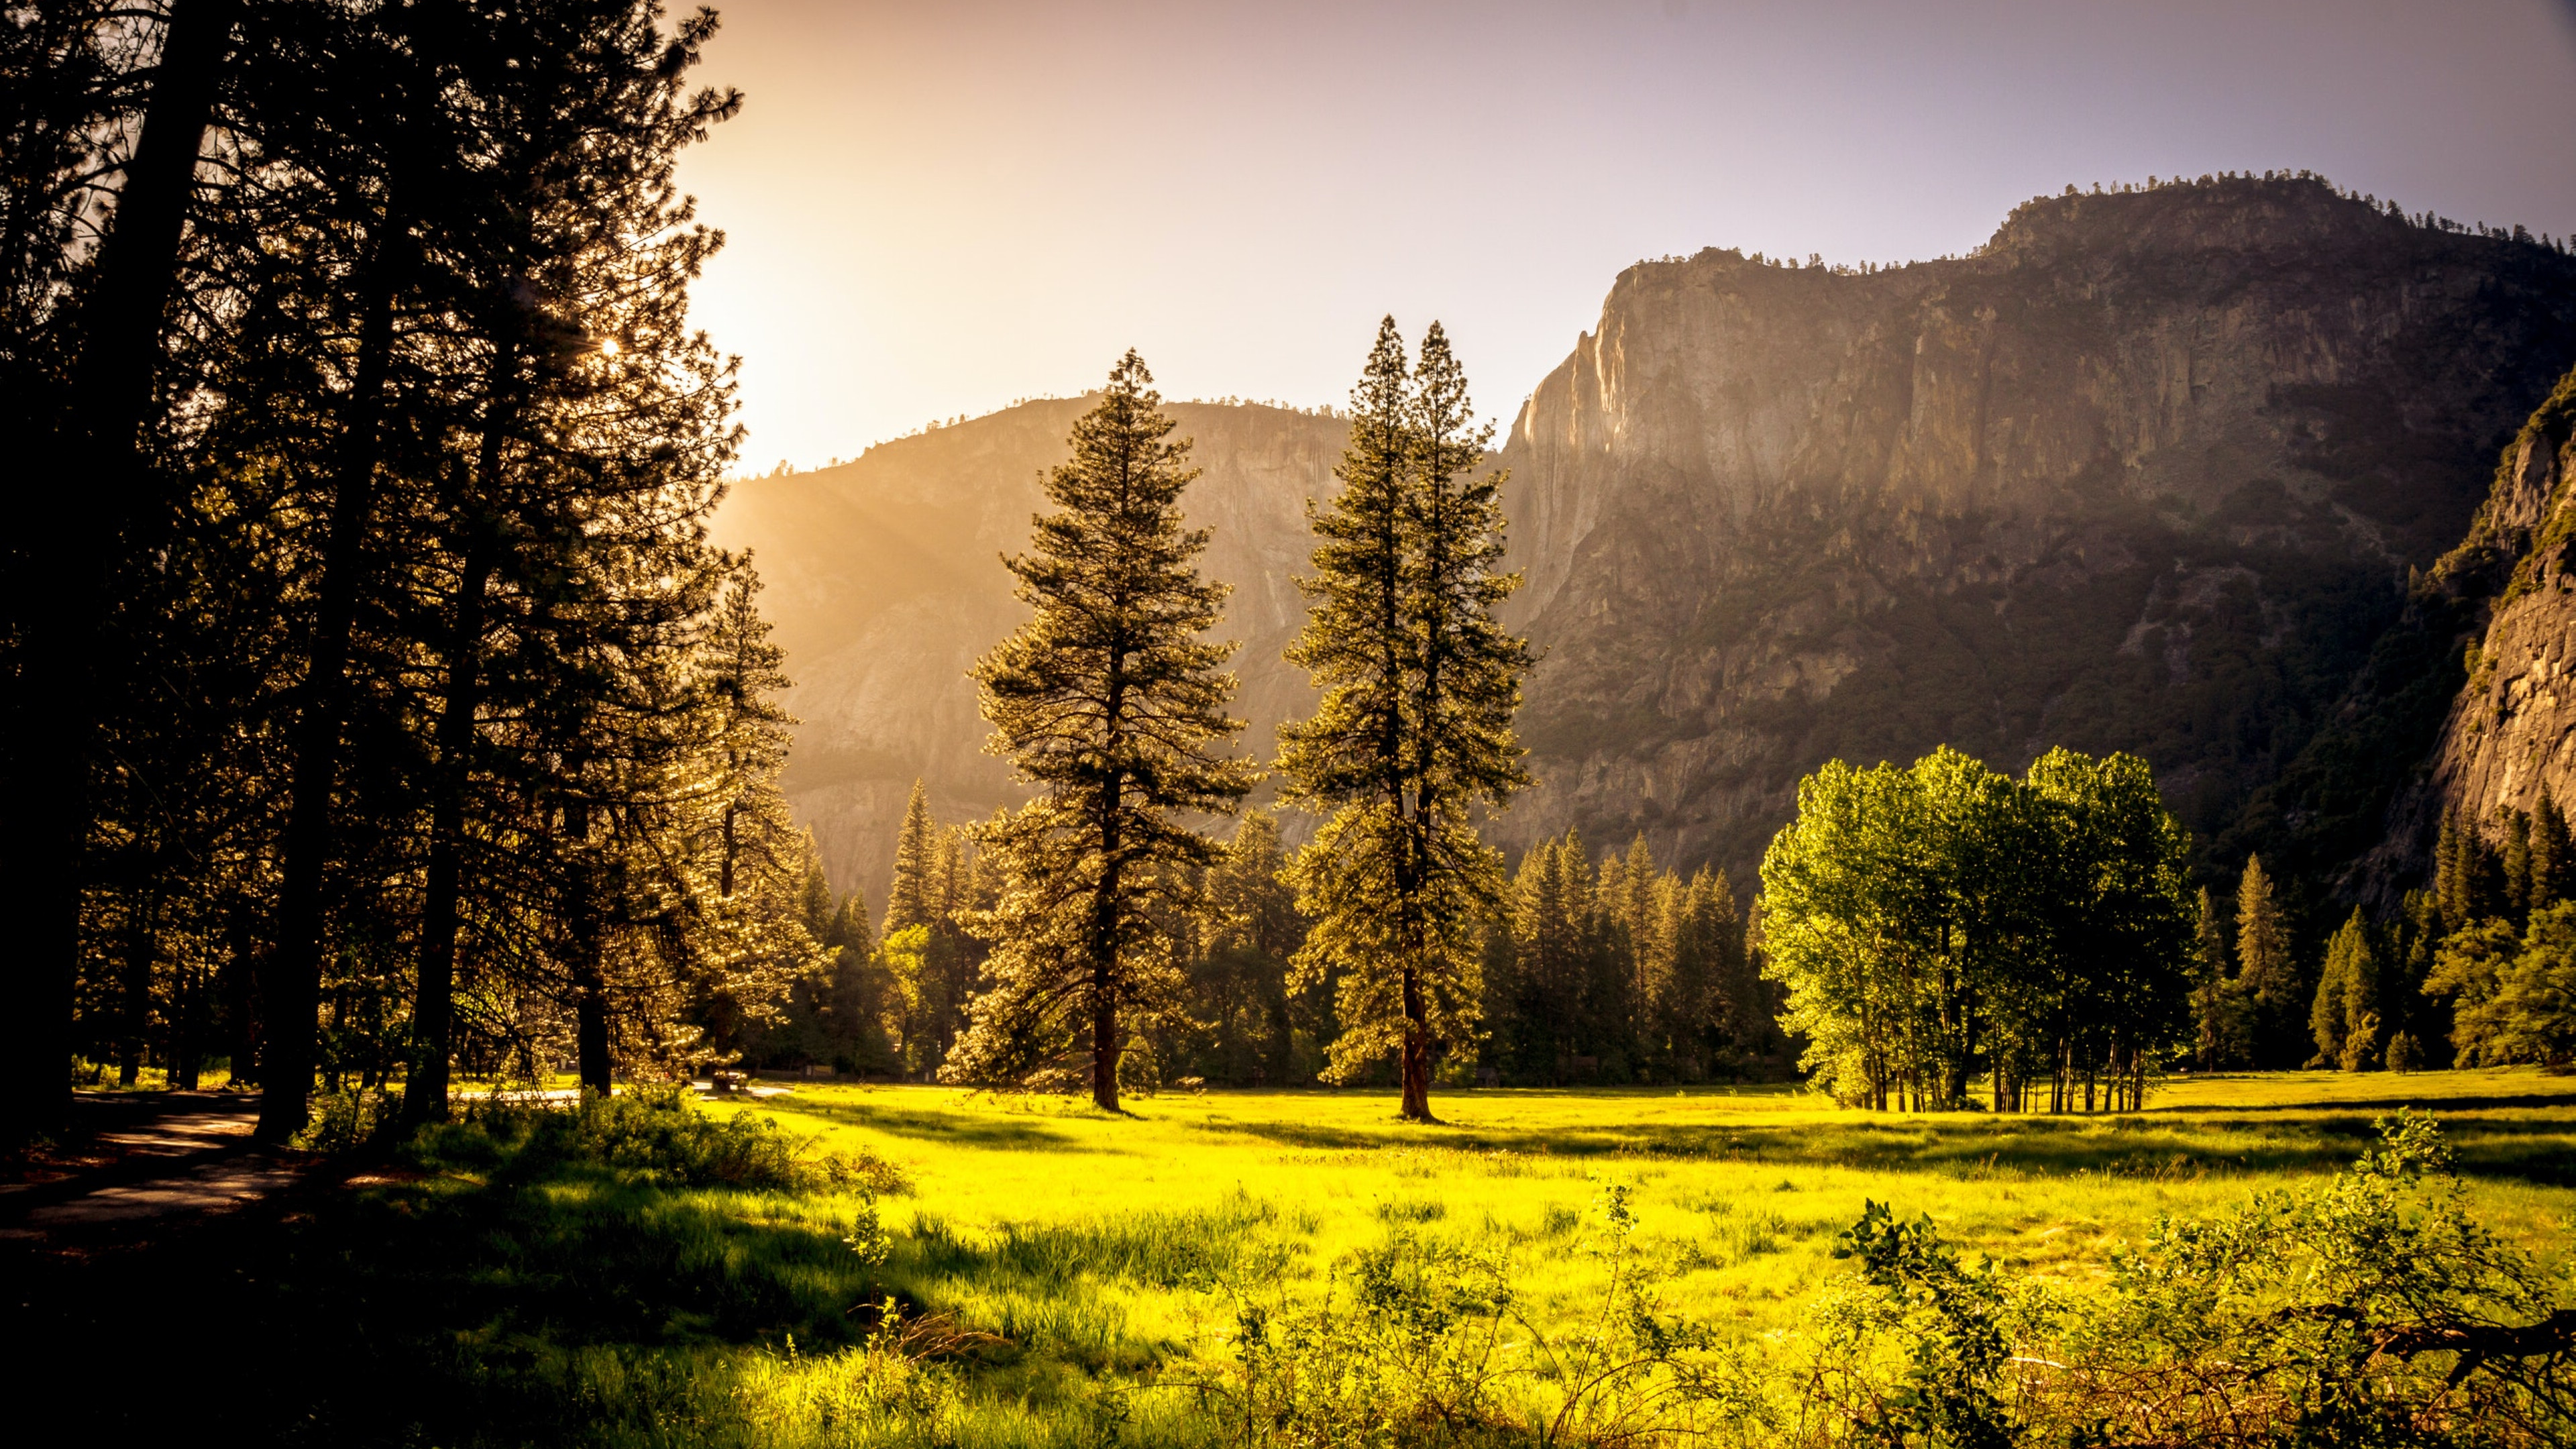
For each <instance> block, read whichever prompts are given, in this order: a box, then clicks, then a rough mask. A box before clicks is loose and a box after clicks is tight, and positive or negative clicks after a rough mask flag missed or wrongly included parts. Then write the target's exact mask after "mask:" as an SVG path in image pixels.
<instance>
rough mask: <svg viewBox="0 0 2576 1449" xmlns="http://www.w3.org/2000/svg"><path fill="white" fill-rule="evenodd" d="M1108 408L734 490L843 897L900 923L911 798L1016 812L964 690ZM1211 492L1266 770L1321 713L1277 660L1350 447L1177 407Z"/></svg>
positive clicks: (1335, 430)
mask: <svg viewBox="0 0 2576 1449" xmlns="http://www.w3.org/2000/svg"><path fill="white" fill-rule="evenodd" d="M1093 401H1094V399H1089V398H1073V399H1051V400H1046V401H1040V402H1031V403H1023V404H1021V405H1020V406H1018V407H1014V408H1010V409H1008V410H1006V411H1003V412H999V413H994V414H992V415H990V416H988V417H982V418H976V419H974V420H972V421H969V422H965V423H960V424H957V425H955V426H952V427H946V428H937V429H933V430H931V431H930V432H927V433H922V434H919V435H917V436H914V437H910V438H905V439H902V440H900V441H897V442H892V443H884V444H880V445H879V446H877V447H874V448H870V449H869V450H868V451H867V453H866V454H865V455H864V456H862V457H861V458H860V459H859V460H858V461H857V462H855V463H847V464H844V465H842V466H840V467H837V468H827V469H822V470H819V471H816V472H811V473H798V474H792V475H788V476H783V477H771V478H754V479H749V480H746V481H743V482H739V483H737V484H735V485H734V488H733V491H732V493H731V494H730V495H729V496H728V497H727V499H726V501H725V504H724V507H723V509H722V510H721V512H720V513H719V515H718V517H717V520H716V527H715V535H716V539H717V541H718V542H720V543H723V544H725V545H727V546H728V547H733V548H749V549H752V550H753V551H754V554H755V558H756V562H757V563H758V565H759V568H760V572H761V576H762V578H763V579H764V580H765V581H766V582H767V584H768V592H767V594H766V595H765V598H764V603H765V605H766V607H767V609H768V612H769V615H770V618H771V619H772V620H774V621H775V622H776V625H777V635H776V638H777V640H778V642H779V643H780V644H781V645H783V646H784V647H785V648H786V649H787V656H788V662H787V668H788V672H789V674H790V675H792V676H793V677H794V678H795V680H796V681H797V688H796V690H795V692H794V693H793V695H792V696H791V698H790V700H789V707H790V708H791V709H792V710H793V711H794V712H795V713H796V715H797V716H798V717H799V719H801V720H802V721H803V723H802V724H800V725H799V726H798V728H797V731H796V745H795V750H794V752H793V754H792V756H791V757H790V763H789V766H788V773H787V789H788V794H789V798H790V801H791V803H792V804H793V806H794V808H795V810H796V813H797V817H798V818H799V819H801V820H803V821H805V822H806V823H807V824H808V825H810V826H811V827H812V828H813V830H814V833H815V836H816V839H817V840H818V842H819V843H820V845H821V848H822V852H823V858H824V863H825V866H826V869H827V870H828V872H829V873H830V875H831V876H832V879H833V883H834V885H835V886H836V887H838V888H839V889H841V890H849V889H851V888H852V887H854V886H863V887H865V889H866V891H867V894H868V901H869V904H870V906H871V907H872V908H877V909H881V908H882V907H883V906H884V904H885V899H884V898H885V891H886V882H887V880H888V878H889V877H890V875H891V873H892V871H893V861H894V836H895V827H896V826H897V824H899V823H900V822H901V821H902V819H903V809H904V801H905V798H906V796H907V795H908V794H909V793H910V791H911V789H912V782H913V780H914V779H915V778H920V779H923V780H925V781H926V782H927V783H928V788H929V791H930V796H931V806H932V809H933V810H934V811H935V812H936V813H937V814H938V815H939V816H940V818H942V819H944V820H950V821H956V820H964V819H968V818H972V817H978V816H983V815H989V814H991V813H992V811H993V810H994V809H995V808H996V807H998V806H1001V805H1003V804H1006V803H1008V804H1017V803H1019V800H1020V798H1022V797H1020V796H1018V795H1016V794H1014V792H1013V789H1012V786H1011V779H1010V770H1009V767H1008V765H1007V764H1006V763H1005V762H1003V761H1002V760H999V759H997V758H995V757H993V756H991V755H987V754H985V753H984V739H985V736H986V734H987V730H986V728H985V726H984V723H983V721H982V720H981V719H980V718H979V717H978V716H977V714H976V711H975V688H974V685H973V683H972V682H971V681H969V680H968V679H967V677H966V670H967V668H968V667H969V666H970V665H972V664H973V663H974V662H975V659H976V657H977V656H978V655H980V654H982V653H983V652H984V651H985V650H986V649H988V648H990V647H992V645H993V643H994V642H995V641H996V640H998V639H1000V638H1001V637H1002V636H1004V635H1005V634H1007V633H1009V632H1010V631H1011V630H1012V629H1013V628H1016V627H1017V626H1018V624H1019V622H1020V620H1021V619H1023V618H1024V617H1026V610H1025V609H1024V608H1023V607H1022V606H1021V605H1020V604H1019V603H1018V601H1016V600H1015V599H1013V598H1012V597H1011V576H1010V575H1009V574H1008V573H1007V572H1006V571H1005V570H1004V569H1003V567H1002V564H1001V555H1002V554H1003V553H1005V552H1017V551H1019V550H1020V549H1022V548H1024V547H1025V546H1026V545H1027V542H1028V532H1029V519H1030V517H1031V515H1033V514H1035V513H1037V512H1039V511H1041V510H1042V509H1043V508H1044V507H1045V506H1046V505H1045V500H1044V498H1043V497H1042V496H1041V494H1040V492H1039V482H1040V474H1041V472H1042V471H1043V470H1045V469H1047V468H1050V467H1052V466H1054V465H1055V464H1057V463H1061V462H1063V461H1064V460H1065V458H1066V457H1067V456H1068V454H1069V451H1070V450H1069V449H1068V447H1067V446H1066V443H1065V437H1066V434H1067V433H1068V432H1069V431H1071V429H1072V426H1073V420H1074V419H1075V418H1076V417H1078V416H1079V415H1081V413H1082V412H1083V411H1084V410H1085V409H1087V408H1089V407H1090V406H1091V405H1092V402H1093ZM1165 411H1166V412H1167V413H1169V414H1170V415H1171V417H1172V418H1173V419H1174V420H1175V421H1176V422H1177V423H1178V424H1179V428H1178V432H1177V434H1176V435H1177V436H1180V437H1187V438H1191V439H1193V440H1194V441H1195V443H1196V448H1195V451H1194V457H1195V459H1196V462H1197V464H1198V466H1199V467H1200V468H1202V469H1203V470H1204V474H1203V476H1201V477H1200V478H1199V480H1198V481H1197V482H1195V483H1193V484H1191V485H1190V488H1189V491H1188V493H1187V495H1186V496H1185V499H1184V502H1185V503H1186V505H1187V509H1188V512H1189V516H1190V519H1191V522H1192V523H1193V524H1195V525H1197V526H1199V527H1203V528H1207V529H1210V530H1212V531H1213V534H1214V537H1213V538H1212V539H1211V540H1210V542H1209V545H1208V551H1207V553H1206V555H1205V556H1204V558H1203V560H1202V566H1203V568H1204V569H1205V571H1206V573H1207V574H1208V576H1209V577H1212V578H1216V579H1222V580H1224V581H1226V582H1228V583H1231V584H1233V585H1234V595H1233V597H1232V598H1230V599H1229V600H1228V601H1227V603H1226V620H1225V626H1224V635H1225V637H1228V638H1232V639H1236V640H1239V641H1241V642H1242V644H1243V648H1242V649H1241V650H1240V651H1239V652H1238V653H1237V654H1236V656H1235V662H1234V666H1233V668H1234V670H1235V673H1236V674H1237V675H1238V676H1239V678H1240V679H1241V681H1242V689H1241V693H1240V694H1239V695H1238V697H1237V699H1236V702H1235V713H1236V715H1237V716H1238V717H1239V718H1242V719H1245V720H1247V721H1248V722H1249V725H1250V728H1249V729H1247V730H1246V732H1245V734H1244V741H1245V744H1244V748H1245V750H1246V752H1247V753H1250V754H1255V755H1258V756H1260V757H1263V758H1267V756H1268V754H1269V752H1270V750H1271V749H1272V748H1273V745H1274V736H1273V733H1272V731H1273V730H1274V729H1275V727H1276V726H1277V724H1278V722H1279V721H1280V720H1281V719H1283V718H1286V717H1287V716H1288V715H1289V714H1290V713H1291V712H1292V711H1302V710H1304V709H1306V708H1308V707H1310V706H1311V704H1312V701H1313V698H1314V695H1313V693H1312V691H1310V690H1308V689H1307V687H1306V684H1305V677H1304V675H1303V674H1302V673H1301V672H1300V671H1297V670H1294V669H1291V668H1290V667H1289V666H1288V664H1287V662H1286V661H1285V660H1283V659H1281V658H1280V651H1281V650H1282V649H1283V648H1285V647H1286V645H1287V643H1288V640H1289V638H1290V637H1291V636H1292V635H1294V634H1295V633H1296V631H1297V629H1298V627H1299V625H1300V624H1302V623H1303V622H1304V619H1305V605H1304V601H1303V599H1302V596H1300V595H1299V594H1298V592H1297V589H1296V586H1295V585H1294V584H1293V583H1292V582H1290V578H1289V576H1290V574H1291V573H1293V572H1295V571H1297V570H1299V569H1301V568H1302V567H1303V566H1304V564H1305V560H1306V553H1307V551H1308V548H1309V545H1308V543H1307V538H1306V519H1305V503H1306V500H1307V499H1308V498H1310V497H1322V496H1324V495H1325V494H1326V492H1327V491H1328V490H1329V489H1330V488H1331V487H1332V486H1333V480H1332V470H1333V464H1334V463H1335V462H1336V461H1337V460H1338V459H1339V458H1340V457H1341V451H1342V439H1343V436H1344V434H1345V432H1346V428H1345V425H1344V424H1343V423H1341V422H1340V421H1338V420H1336V419H1334V418H1331V417H1328V416H1322V415H1318V414H1310V413H1302V412H1296V411H1292V410H1288V409H1282V408H1272V407H1261V406H1257V405H1250V404H1245V405H1227V404H1213V403H1170V404H1167V405H1166V406H1165Z"/></svg>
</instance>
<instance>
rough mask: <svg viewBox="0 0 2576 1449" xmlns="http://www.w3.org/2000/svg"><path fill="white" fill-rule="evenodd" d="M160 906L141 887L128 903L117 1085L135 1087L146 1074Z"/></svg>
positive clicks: (132, 894) (148, 889)
mask: <svg viewBox="0 0 2576 1449" xmlns="http://www.w3.org/2000/svg"><path fill="white" fill-rule="evenodd" d="M159 914H160V903H159V902H158V901H156V900H155V899H154V898H153V893H152V890H151V888H150V887H148V886H145V887H137V888H136V889H135V890H134V891H133V892H132V893H131V894H129V895H128V897H127V898H126V902H125V980H124V982H123V983H122V985H123V988H124V989H123V995H124V997H125V1001H124V1012H123V1016H124V1021H123V1030H122V1031H121V1032H120V1033H119V1040H118V1042H117V1048H116V1084H117V1085H118V1086H120V1087H131V1086H133V1085H134V1083H135V1079H136V1078H137V1077H139V1076H140V1075H142V1070H143V1040H144V1036H145V1034H146V1032H147V1031H148V1030H149V1029H150V1027H151V1025H152V958H153V955H154V954H155V953H154V951H153V943H154V931H153V918H154V917H156V916H158V915H159Z"/></svg>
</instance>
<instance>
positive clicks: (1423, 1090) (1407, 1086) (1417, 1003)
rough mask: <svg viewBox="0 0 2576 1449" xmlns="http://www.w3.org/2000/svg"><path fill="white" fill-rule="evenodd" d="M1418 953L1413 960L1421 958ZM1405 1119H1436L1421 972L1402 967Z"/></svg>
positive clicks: (1428, 1020) (1411, 967)
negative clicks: (1433, 1110)
mask: <svg viewBox="0 0 2576 1449" xmlns="http://www.w3.org/2000/svg"><path fill="white" fill-rule="evenodd" d="M1420 959H1421V958H1420V956H1419V955H1418V954H1417V955H1416V956H1415V957H1414V960H1416V961H1418V960H1420ZM1403 1112H1404V1120H1405V1121H1407V1122H1435V1121H1438V1120H1439V1119H1438V1118H1436V1117H1433V1116H1432V1115H1431V1020H1430V1013H1429V1012H1428V1010H1427V1009H1426V1007H1425V1004H1424V1002H1423V999H1422V973H1421V971H1420V970H1419V969H1418V968H1417V967H1416V966H1414V965H1413V964H1412V963H1411V962H1408V963H1406V966H1405V970H1404V1109H1403Z"/></svg>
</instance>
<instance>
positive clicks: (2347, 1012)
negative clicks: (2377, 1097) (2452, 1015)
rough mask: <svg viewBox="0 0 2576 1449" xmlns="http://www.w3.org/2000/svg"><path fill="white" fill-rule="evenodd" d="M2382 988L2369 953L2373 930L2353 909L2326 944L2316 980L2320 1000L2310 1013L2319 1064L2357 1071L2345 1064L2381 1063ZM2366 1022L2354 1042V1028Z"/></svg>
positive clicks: (2309, 1027)
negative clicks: (2323, 963)
mask: <svg viewBox="0 0 2576 1449" xmlns="http://www.w3.org/2000/svg"><path fill="white" fill-rule="evenodd" d="M2378 988H2379V963H2378V960H2377V958H2376V956H2375V954H2374V952H2373V951H2372V949H2371V940H2370V925H2369V923H2368V922H2366V921H2364V920H2363V919H2362V916H2361V910H2360V908H2359V907H2355V908H2354V910H2353V913H2352V916H2351V918H2350V919H2349V920H2346V921H2345V922H2344V923H2343V925H2342V927H2341V928H2340V929H2338V930H2337V931H2336V932H2335V933H2334V938H2333V939H2332V940H2331V941H2329V942H2327V943H2326V964H2325V970H2324V971H2323V972H2322V973H2321V974H2320V975H2319V976H2318V978H2317V994H2316V997H2315V999H2314V1000H2313V1002H2311V1004H2310V1006H2309V1010H2308V1029H2309V1033H2310V1035H2311V1036H2312V1037H2313V1038H2314V1039H2315V1041H2316V1044H2317V1055H2316V1060H2317V1061H2318V1062H2320V1063H2322V1064H2323V1065H2326V1066H2343V1069H2344V1070H2346V1071H2354V1070H2358V1068H2356V1067H2353V1066H2350V1065H2345V1064H2346V1063H2349V1062H2353V1061H2356V1060H2371V1061H2375V1060H2377V1057H2378V1043H2377V1041H2376V1039H2375V1038H2376V1037H2377V1034H2378V1022H2379V1018H2378V1011H2377V1004H2378ZM2365 1017H2367V1018H2368V1020H2369V1029H2368V1031H2367V1032H2365V1033H2364V1034H2363V1035H2362V1039H2361V1040H2360V1041H2359V1042H2355V1041H2354V1040H2353V1037H2354V1027H2355V1025H2356V1024H2357V1023H2360V1022H2361V1021H2362V1020H2363V1018H2365Z"/></svg>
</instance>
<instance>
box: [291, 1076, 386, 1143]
mask: <svg viewBox="0 0 2576 1449" xmlns="http://www.w3.org/2000/svg"><path fill="white" fill-rule="evenodd" d="M394 1116H395V1114H394V1099H393V1098H392V1097H391V1096H390V1095H388V1094H387V1093H386V1092H385V1091H384V1090H383V1089H382V1088H368V1087H348V1088H344V1089H342V1090H340V1091H337V1092H324V1093H322V1094H320V1095H319V1096H316V1097H315V1098H314V1099H313V1116H312V1119H311V1120H310V1121H308V1122H306V1123H305V1124H304V1130H303V1131H301V1132H298V1133H296V1134H295V1141H294V1145H295V1146H296V1147H299V1148H302V1149H303V1150H304V1151H306V1152H354V1151H356V1150H357V1149H358V1148H361V1147H364V1146H366V1145H367V1144H368V1143H370V1142H373V1141H375V1140H376V1138H377V1137H378V1136H379V1135H380V1134H382V1133H383V1132H385V1131H386V1130H387V1129H389V1128H390V1127H391V1126H392V1125H393V1122H394Z"/></svg>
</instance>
